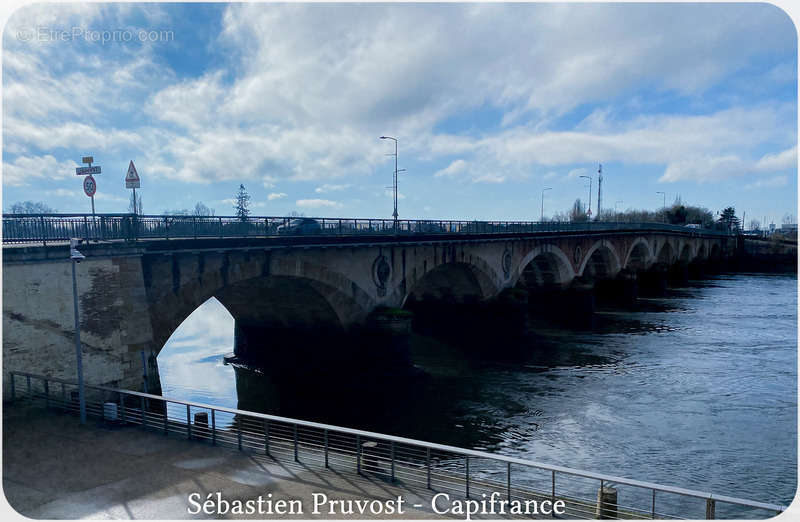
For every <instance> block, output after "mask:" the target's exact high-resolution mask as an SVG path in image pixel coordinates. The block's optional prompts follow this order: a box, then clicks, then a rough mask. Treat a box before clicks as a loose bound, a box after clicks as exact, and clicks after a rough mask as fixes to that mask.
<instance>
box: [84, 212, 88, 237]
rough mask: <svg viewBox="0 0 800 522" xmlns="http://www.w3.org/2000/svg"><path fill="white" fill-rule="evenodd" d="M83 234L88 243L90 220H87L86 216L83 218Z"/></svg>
mask: <svg viewBox="0 0 800 522" xmlns="http://www.w3.org/2000/svg"><path fill="white" fill-rule="evenodd" d="M83 232H84V237H85V238H86V241H89V220H88V219H87V218H86V216H83Z"/></svg>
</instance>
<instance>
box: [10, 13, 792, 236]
mask: <svg viewBox="0 0 800 522" xmlns="http://www.w3.org/2000/svg"><path fill="white" fill-rule="evenodd" d="M104 39H105V40H107V41H103V40H104ZM2 58H3V91H2V92H3V208H6V209H7V208H8V207H9V206H10V204H11V203H13V202H16V201H20V200H35V201H39V200H43V201H46V202H47V203H48V204H49V205H50V206H52V207H55V208H56V209H58V210H59V211H62V212H85V211H88V210H89V209H90V203H89V200H88V198H87V197H86V196H84V195H83V193H82V189H81V178H79V177H77V176H75V173H74V172H75V167H76V166H78V163H79V162H80V158H81V156H83V155H87V154H93V155H94V158H95V162H96V164H99V165H101V167H102V174H100V175H98V176H96V179H97V184H98V194H97V197H96V205H97V210H98V212H124V211H126V210H127V205H128V203H127V201H128V197H129V191H127V190H126V189H125V187H124V181H123V178H124V174H125V171H126V169H127V166H128V162H129V161H130V160H134V162H135V164H136V166H137V169H138V171H139V173H140V175H141V177H142V187H141V191H140V192H141V195H142V199H143V205H144V209H145V212H146V213H161V212H163V211H164V210H167V209H170V210H172V209H182V208H191V207H193V206H194V204H195V203H196V202H198V201H202V202H204V203H205V204H206V205H208V206H210V207H212V208H214V209H215V210H216V213H217V215H230V214H231V213H232V212H233V209H232V206H231V199H232V198H233V197H234V195H235V193H236V190H237V188H238V186H239V184H240V183H242V184H244V185H245V186H246V188H247V190H248V192H249V193H250V194H251V196H252V199H253V202H252V211H253V213H254V214H257V215H285V214H287V213H289V212H291V211H298V212H303V213H305V214H306V215H317V216H357V217H390V216H391V213H392V198H391V191H390V190H387V187H388V186H390V185H391V179H392V170H393V168H394V159H393V157H392V156H388V155H387V153H391V152H394V147H393V143H392V142H390V141H389V140H380V139H379V138H378V137H379V136H381V135H390V136H394V137H397V138H398V140H399V163H400V165H399V166H400V168H405V169H406V172H402V173H401V174H400V202H399V213H400V217H401V218H416V217H421V218H470V219H488V218H493V219H538V218H539V213H540V204H541V200H540V198H541V193H542V189H543V188H545V187H551V188H552V190H550V191H548V192H547V195H546V198H545V201H544V207H545V215H547V214H552V213H553V212H554V211H557V210H558V211H561V210H565V209H566V208H567V207H569V205H570V204H571V203H572V202H573V201H574V200H575V198H577V197H581V198H583V199H584V200H585V199H586V198H587V197H588V188H587V187H586V180H585V179H583V178H581V177H580V176H581V175H589V176H593V177H594V178H595V180H594V183H595V185H594V186H593V188H594V190H595V193H594V194H593V196H592V199H593V202H592V210H593V212H596V196H597V194H596V175H597V173H596V171H597V166H598V163H599V162H602V164H603V171H604V177H605V181H604V186H603V188H604V191H603V192H604V196H603V197H604V207H606V208H613V207H614V206H615V205H616V206H617V208H619V209H623V208H630V207H633V208H651V209H653V208H656V207H660V206H661V202H662V196H661V195H660V194H657V192H659V191H661V192H665V193H666V197H667V201H668V203H670V202H671V201H672V200H673V199H674V198H675V197H676V196H679V195H680V196H681V197H682V199H683V201H684V202H686V203H691V204H697V205H702V206H706V207H708V208H710V209H712V210H714V211H718V210H720V209H722V208H724V207H725V206H728V205H733V206H735V207H736V208H737V211H738V212H739V213H740V214H741V212H742V211H745V212H746V213H747V220H748V221H749V220H750V218H753V217H755V218H758V219H759V220H760V219H762V218H763V217H766V218H767V220H770V219H775V220H778V222H780V220H781V219H782V217H783V216H784V215H785V214H792V215H796V214H797V208H796V206H797V203H796V195H797V33H796V32H795V28H794V25H793V23H792V21H791V19H790V18H789V17H788V16H787V15H786V14H785V13H784V12H783V11H782V10H780V9H779V8H777V7H774V6H771V5H768V4H739V5H736V4H703V5H693V4H672V5H664V4H637V5H632V4H629V5H625V4H615V5H605V4H593V5H592V4H588V5H558V4H539V5H526V4H511V5H491V4H489V5H483V4H445V5H431V4H428V5H419V4H417V5H385V4H382V5H378V4H376V5H369V4H362V5H350V6H335V5H329V4H316V5H254V4H236V5H224V4H211V5H210V4H202V5H192V4H170V5H167V4H146V5H145V4H81V5H69V4H58V5H41V4H39V5H34V6H24V7H22V8H20V9H18V10H17V11H15V12H14V13H13V14H12V15H11V17H10V19H9V21H8V22H7V24H6V27H5V32H4V35H3V53H2Z"/></svg>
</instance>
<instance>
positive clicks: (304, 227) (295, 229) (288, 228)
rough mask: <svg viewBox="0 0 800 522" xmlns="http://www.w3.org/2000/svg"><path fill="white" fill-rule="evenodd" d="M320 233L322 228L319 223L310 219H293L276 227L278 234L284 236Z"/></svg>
mask: <svg viewBox="0 0 800 522" xmlns="http://www.w3.org/2000/svg"><path fill="white" fill-rule="evenodd" d="M320 232H322V227H321V226H320V224H319V221H317V220H316V219H312V218H298V219H293V220H291V221H289V222H288V223H286V224H284V225H280V226H279V227H278V234H284V235H303V234H319V233H320Z"/></svg>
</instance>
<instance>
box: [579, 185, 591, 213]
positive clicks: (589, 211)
mask: <svg viewBox="0 0 800 522" xmlns="http://www.w3.org/2000/svg"><path fill="white" fill-rule="evenodd" d="M581 177H582V178H586V179H588V180H589V210H588V211H587V214H589V217H591V215H592V177H591V176H581Z"/></svg>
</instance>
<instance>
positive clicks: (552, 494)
mask: <svg viewBox="0 0 800 522" xmlns="http://www.w3.org/2000/svg"><path fill="white" fill-rule="evenodd" d="M550 501H551V502H553V503H555V501H556V470H553V473H552V488H551V490H550Z"/></svg>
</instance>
